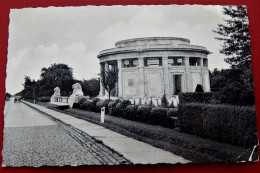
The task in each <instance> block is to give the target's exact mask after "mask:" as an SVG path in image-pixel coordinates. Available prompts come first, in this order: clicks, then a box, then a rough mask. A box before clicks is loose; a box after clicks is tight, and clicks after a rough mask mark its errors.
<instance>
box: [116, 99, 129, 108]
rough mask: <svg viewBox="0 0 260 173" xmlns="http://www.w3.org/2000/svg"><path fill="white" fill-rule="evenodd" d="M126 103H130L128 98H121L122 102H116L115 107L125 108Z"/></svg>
mask: <svg viewBox="0 0 260 173" xmlns="http://www.w3.org/2000/svg"><path fill="white" fill-rule="evenodd" d="M128 105H131V102H130V101H129V100H123V101H122V102H119V103H117V105H116V107H117V108H126V107H127V106H128Z"/></svg>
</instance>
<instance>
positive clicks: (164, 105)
mask: <svg viewBox="0 0 260 173" xmlns="http://www.w3.org/2000/svg"><path fill="white" fill-rule="evenodd" d="M168 106H169V103H168V100H167V98H166V95H165V94H163V96H162V98H161V107H163V108H168Z"/></svg>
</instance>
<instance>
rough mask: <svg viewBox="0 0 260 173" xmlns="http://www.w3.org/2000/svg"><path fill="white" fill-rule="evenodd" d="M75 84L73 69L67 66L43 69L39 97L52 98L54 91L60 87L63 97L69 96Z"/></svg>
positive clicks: (54, 65) (61, 65) (56, 65)
mask: <svg viewBox="0 0 260 173" xmlns="http://www.w3.org/2000/svg"><path fill="white" fill-rule="evenodd" d="M73 83H74V78H73V69H72V68H70V67H69V66H68V65H66V64H52V65H51V66H50V67H48V68H45V67H44V68H42V70H41V78H40V80H39V87H40V89H39V95H40V96H51V95H52V94H53V89H54V88H55V87H59V88H60V90H61V95H67V96H68V95H69V94H70V92H71V91H72V88H71V86H72V85H73Z"/></svg>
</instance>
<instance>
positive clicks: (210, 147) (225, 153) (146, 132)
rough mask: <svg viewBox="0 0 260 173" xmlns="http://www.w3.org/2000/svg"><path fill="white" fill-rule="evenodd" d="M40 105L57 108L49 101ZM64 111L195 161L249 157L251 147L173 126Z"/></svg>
mask: <svg viewBox="0 0 260 173" xmlns="http://www.w3.org/2000/svg"><path fill="white" fill-rule="evenodd" d="M40 104H41V105H44V106H47V107H49V108H51V109H55V110H57V109H56V108H53V107H52V106H50V105H49V104H48V103H40ZM57 111H61V110H57ZM61 112H63V113H67V114H69V115H72V116H74V117H77V118H80V119H84V120H87V121H89V122H92V123H95V124H98V125H101V126H104V127H106V128H108V129H111V130H113V131H115V132H118V133H120V134H123V135H125V136H128V137H131V138H134V139H137V140H139V141H142V142H145V143H148V144H150V145H153V146H155V147H158V148H161V149H163V150H166V151H169V152H171V153H174V154H177V155H179V156H182V157H184V158H186V159H188V160H191V161H193V162H195V163H202V162H239V161H245V160H248V158H249V157H250V154H251V149H246V148H241V147H238V146H232V145H229V144H225V143H219V142H216V141H212V140H209V139H203V138H200V137H197V136H194V135H189V134H185V133H181V132H179V131H176V130H174V129H168V128H164V127H160V126H153V125H149V124H144V123H139V122H135V121H130V120H126V119H122V118H118V117H112V116H109V115H106V117H105V123H104V124H101V123H100V114H99V113H94V112H89V111H84V110H80V109H66V110H63V111H61ZM253 156H254V157H253V160H257V158H258V156H257V151H256V152H255V154H254V155H253Z"/></svg>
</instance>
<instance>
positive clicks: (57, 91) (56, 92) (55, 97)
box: [51, 87, 60, 103]
mask: <svg viewBox="0 0 260 173" xmlns="http://www.w3.org/2000/svg"><path fill="white" fill-rule="evenodd" d="M58 97H60V88H59V87H56V88H54V94H53V95H52V96H51V102H52V103H53V102H57V101H58Z"/></svg>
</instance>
